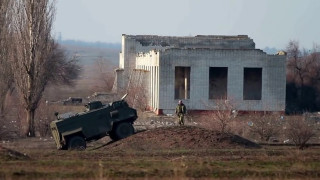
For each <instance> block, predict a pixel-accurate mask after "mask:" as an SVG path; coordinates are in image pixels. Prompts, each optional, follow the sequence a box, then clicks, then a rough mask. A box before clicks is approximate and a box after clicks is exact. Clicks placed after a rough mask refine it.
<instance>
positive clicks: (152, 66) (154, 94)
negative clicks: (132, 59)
mask: <svg viewBox="0 0 320 180" xmlns="http://www.w3.org/2000/svg"><path fill="white" fill-rule="evenodd" d="M136 68H137V69H144V70H147V71H149V72H150V73H149V75H150V80H149V83H148V84H145V86H146V89H148V90H149V91H148V94H149V95H150V98H149V102H148V104H149V107H150V108H151V109H152V110H153V111H157V110H159V102H160V100H159V78H160V77H159V52H158V51H154V50H152V51H150V52H149V53H139V54H137V57H136Z"/></svg>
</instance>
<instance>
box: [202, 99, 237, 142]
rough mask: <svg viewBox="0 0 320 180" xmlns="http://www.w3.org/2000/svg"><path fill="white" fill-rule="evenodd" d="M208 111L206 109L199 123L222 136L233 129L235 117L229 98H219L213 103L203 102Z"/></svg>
mask: <svg viewBox="0 0 320 180" xmlns="http://www.w3.org/2000/svg"><path fill="white" fill-rule="evenodd" d="M205 106H207V108H208V109H210V110H209V111H206V112H205V113H204V115H203V116H202V117H201V118H200V123H201V124H202V125H203V126H205V127H206V128H209V129H212V130H215V131H217V132H219V133H220V134H221V135H222V136H223V135H226V134H228V133H230V132H231V131H232V130H233V126H232V124H233V121H234V120H235V117H236V110H235V109H234V105H233V104H232V103H231V102H230V100H225V99H223V98H222V99H220V100H217V101H215V103H214V104H205Z"/></svg>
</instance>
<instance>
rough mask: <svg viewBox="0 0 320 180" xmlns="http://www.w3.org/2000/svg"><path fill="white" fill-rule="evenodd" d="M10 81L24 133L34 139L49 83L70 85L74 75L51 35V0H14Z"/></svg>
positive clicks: (53, 9) (73, 70) (52, 0)
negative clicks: (36, 119)
mask: <svg viewBox="0 0 320 180" xmlns="http://www.w3.org/2000/svg"><path fill="white" fill-rule="evenodd" d="M13 11H14V16H13V21H12V28H13V37H14V43H13V44H14V49H13V50H14V51H15V53H14V61H13V62H12V68H13V69H14V71H13V72H14V73H13V74H14V78H15V84H16V88H17V89H18V90H19V92H20V94H21V97H22V100H23V103H24V108H25V110H26V112H27V119H26V125H25V126H24V127H22V128H23V129H24V134H25V135H27V136H35V123H34V117H35V111H36V109H37V107H38V105H39V101H40V99H41V97H42V93H43V91H44V89H45V87H46V86H47V85H48V83H49V82H56V81H59V82H63V83H67V84H68V83H71V82H72V81H70V79H69V78H70V77H75V76H77V74H78V73H77V68H76V67H75V66H73V65H74V63H73V62H72V61H69V62H66V58H65V57H64V52H63V50H61V49H60V48H59V46H58V45H57V44H56V43H55V42H54V40H53V38H52V36H51V30H52V24H53V20H54V16H55V0H18V1H14V5H13Z"/></svg>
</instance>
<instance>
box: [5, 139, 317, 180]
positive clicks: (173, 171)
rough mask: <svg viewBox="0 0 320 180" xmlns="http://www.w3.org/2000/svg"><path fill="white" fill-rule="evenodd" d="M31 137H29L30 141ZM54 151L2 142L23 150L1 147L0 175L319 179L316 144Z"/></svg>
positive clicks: (47, 145) (40, 143) (46, 145)
mask: <svg viewBox="0 0 320 180" xmlns="http://www.w3.org/2000/svg"><path fill="white" fill-rule="evenodd" d="M29 142H30V143H29ZM106 142H107V141H106V140H99V141H98V142H96V143H93V144H91V145H90V146H89V147H88V149H87V150H86V151H59V150H56V149H55V147H54V144H53V142H52V141H51V140H45V141H44V140H38V139H36V140H34V141H30V140H21V141H19V142H12V143H7V144H3V145H2V146H3V147H8V148H11V149H14V150H16V151H19V152H21V153H23V154H24V155H26V156H24V155H22V154H21V155H15V154H14V153H12V152H11V155H10V152H7V154H5V153H4V152H3V153H2V156H1V157H0V160H1V161H0V179H116V178H120V179H122V178H124V179H133V178H137V179H149V178H150V179H154V178H165V179H190V178H191V179H192V178H218V179H220V178H227V179H233V178H235V179H237V178H250V179H291V178H294V179H313V178H314V179H318V178H320V147H309V148H308V149H306V150H303V151H300V150H297V149H296V148H295V147H292V146H264V147H263V148H261V149H242V148H241V149H197V150H188V149H174V150H161V151H158V150H152V151H132V150H126V149H122V150H117V151H115V150H108V149H107V148H99V147H102V146H104V144H105V143H106Z"/></svg>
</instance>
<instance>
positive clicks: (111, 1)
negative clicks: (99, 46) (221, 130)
mask: <svg viewBox="0 0 320 180" xmlns="http://www.w3.org/2000/svg"><path fill="white" fill-rule="evenodd" d="M319 18H320V0H58V3H57V15H56V21H55V29H54V32H55V34H58V33H61V34H62V39H64V40H66V39H74V40H84V41H92V42H95V41H101V42H110V43H120V42H121V34H132V35H137V34H152V35H169V36H190V35H192V36H195V35H198V34H201V35H238V34H246V35H249V37H251V38H253V40H254V41H255V43H256V47H257V48H262V49H263V48H265V47H266V46H269V47H276V48H278V49H283V48H285V47H286V45H287V43H288V41H289V40H298V41H299V42H300V45H301V46H303V47H305V48H312V46H313V44H314V43H317V44H320V23H319V22H320V20H319Z"/></svg>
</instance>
